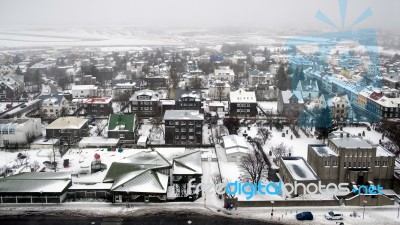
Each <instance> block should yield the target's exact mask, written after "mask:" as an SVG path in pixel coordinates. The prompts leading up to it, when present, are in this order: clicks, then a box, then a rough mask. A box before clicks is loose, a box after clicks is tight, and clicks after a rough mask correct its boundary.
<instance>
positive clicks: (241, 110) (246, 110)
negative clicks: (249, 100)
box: [236, 109, 250, 112]
mask: <svg viewBox="0 0 400 225" xmlns="http://www.w3.org/2000/svg"><path fill="white" fill-rule="evenodd" d="M236 111H237V112H250V109H237V110H236Z"/></svg>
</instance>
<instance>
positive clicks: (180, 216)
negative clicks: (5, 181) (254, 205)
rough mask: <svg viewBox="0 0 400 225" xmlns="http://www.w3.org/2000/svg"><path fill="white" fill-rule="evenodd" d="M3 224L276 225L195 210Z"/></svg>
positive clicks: (34, 218) (33, 218)
mask: <svg viewBox="0 0 400 225" xmlns="http://www.w3.org/2000/svg"><path fill="white" fill-rule="evenodd" d="M0 224H2V225H28V224H29V225H89V224H93V225H126V224H141V225H150V224H168V225H170V224H193V225H195V224H229V225H235V224H238V225H239V224H246V225H252V224H265V225H274V224H277V223H267V222H261V221H258V220H250V219H238V218H230V217H224V216H218V215H215V216H210V215H202V214H199V213H194V212H184V213H158V214H152V215H142V216H137V217H124V218H117V217H114V218H79V217H78V218H74V217H54V216H29V217H0Z"/></svg>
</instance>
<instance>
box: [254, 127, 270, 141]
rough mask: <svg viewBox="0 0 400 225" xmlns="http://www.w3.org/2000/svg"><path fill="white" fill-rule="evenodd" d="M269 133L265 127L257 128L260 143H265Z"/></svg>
mask: <svg viewBox="0 0 400 225" xmlns="http://www.w3.org/2000/svg"><path fill="white" fill-rule="evenodd" d="M270 135H271V133H270V132H269V130H268V129H267V128H266V127H259V128H258V130H257V136H258V137H259V138H260V139H261V141H262V142H261V144H263V145H264V144H265V142H266V141H267V140H268V138H269V136H270Z"/></svg>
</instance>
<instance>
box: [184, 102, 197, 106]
mask: <svg viewBox="0 0 400 225" xmlns="http://www.w3.org/2000/svg"><path fill="white" fill-rule="evenodd" d="M181 106H197V104H193V103H189V104H188V103H181Z"/></svg>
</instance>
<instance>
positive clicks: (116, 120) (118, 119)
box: [108, 114, 136, 132]
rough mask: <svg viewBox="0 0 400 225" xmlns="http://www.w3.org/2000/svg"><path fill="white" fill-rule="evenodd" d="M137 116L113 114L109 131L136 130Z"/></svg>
mask: <svg viewBox="0 0 400 225" xmlns="http://www.w3.org/2000/svg"><path fill="white" fill-rule="evenodd" d="M135 124H136V115H135V114H113V115H110V118H109V120H108V131H131V132H133V131H134V130H135Z"/></svg>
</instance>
